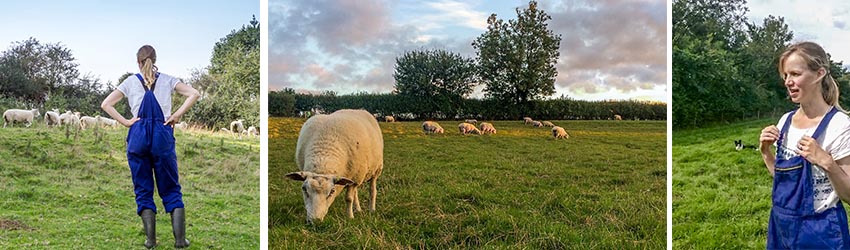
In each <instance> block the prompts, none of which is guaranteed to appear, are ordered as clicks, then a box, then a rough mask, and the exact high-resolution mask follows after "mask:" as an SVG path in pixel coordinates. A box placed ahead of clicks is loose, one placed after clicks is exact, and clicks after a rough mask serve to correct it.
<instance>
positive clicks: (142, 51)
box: [136, 45, 159, 89]
mask: <svg viewBox="0 0 850 250" xmlns="http://www.w3.org/2000/svg"><path fill="white" fill-rule="evenodd" d="M136 62H138V63H139V65H141V66H142V68H141V70H142V77H143V78H144V79H145V86H147V87H148V89H151V86H153V84H154V82H156V72H157V71H158V70H159V68H157V67H156V65H154V64H155V63H156V50H154V49H153V46H150V45H145V46H142V47H141V48H139V52H136Z"/></svg>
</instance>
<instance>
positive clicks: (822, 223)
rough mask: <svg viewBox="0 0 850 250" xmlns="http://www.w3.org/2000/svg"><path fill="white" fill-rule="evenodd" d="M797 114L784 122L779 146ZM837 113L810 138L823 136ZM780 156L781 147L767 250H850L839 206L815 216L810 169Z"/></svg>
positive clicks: (802, 161) (829, 115)
mask: <svg viewBox="0 0 850 250" xmlns="http://www.w3.org/2000/svg"><path fill="white" fill-rule="evenodd" d="M796 111H797V110H794V111H791V113H789V115H788V118H787V119H786V120H785V125H784V126H783V127H782V131H781V132H780V133H779V140H778V141H777V144H778V145H782V143H784V141H783V137H784V136H785V135H786V134H787V133H788V128H789V127H790V126H791V119H792V117H793V116H794V113H795V112H796ZM837 111H838V110H837V109H836V108H834V107H833V108H832V110H830V111H829V112H827V113H826V115H824V117H823V119H822V120H821V122H820V124H818V127H817V129H815V132H814V134H812V138H815V139H817V138H818V137H820V136H821V135H822V134H823V133H824V130H826V127H827V125H828V124H829V121H830V120H831V119H832V116H833V115H835V113H836V112H837ZM785 146H786V147H788V148H791V147H796V145H785ZM782 153H783V152H782V150H780V147H777V151H776V156H777V157H776V165H775V171H774V177H773V207H772V208H771V209H770V222H769V224H768V230H767V249H850V233H848V229H847V213H846V212H844V207H843V206H842V205H841V202H840V201H839V202H838V205H836V206H835V207H832V208H829V209H827V210H826V211H823V212H821V213H815V208H814V192H813V190H814V187H813V184H812V182H813V180H812V169H811V168H812V167H813V165H812V164H811V163H809V162H808V161H806V159H804V158H803V157H802V156H795V157H792V158H790V159H786V158H787V157H780V154H782Z"/></svg>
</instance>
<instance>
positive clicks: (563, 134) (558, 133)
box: [552, 126, 570, 139]
mask: <svg viewBox="0 0 850 250" xmlns="http://www.w3.org/2000/svg"><path fill="white" fill-rule="evenodd" d="M552 137H555V139H559V138H564V139H569V138H570V134H567V131H566V130H564V128H562V127H559V126H554V127H552Z"/></svg>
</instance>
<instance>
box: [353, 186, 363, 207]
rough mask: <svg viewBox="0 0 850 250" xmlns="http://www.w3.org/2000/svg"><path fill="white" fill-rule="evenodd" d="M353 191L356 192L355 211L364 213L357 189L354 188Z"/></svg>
mask: <svg viewBox="0 0 850 250" xmlns="http://www.w3.org/2000/svg"><path fill="white" fill-rule="evenodd" d="M351 191H354V211H357V212H360V211H363V209H361V208H360V195H359V194H358V193H357V188H352V189H351Z"/></svg>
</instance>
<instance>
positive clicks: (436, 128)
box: [422, 121, 445, 134]
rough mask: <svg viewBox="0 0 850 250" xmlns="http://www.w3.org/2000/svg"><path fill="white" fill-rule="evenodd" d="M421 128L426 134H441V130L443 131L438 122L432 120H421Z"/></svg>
mask: <svg viewBox="0 0 850 250" xmlns="http://www.w3.org/2000/svg"><path fill="white" fill-rule="evenodd" d="M422 130H423V131H425V133H426V134H428V133H437V134H442V133H443V132H445V131H444V130H443V127H442V126H440V124H439V123H437V122H432V121H425V122H423V123H422Z"/></svg>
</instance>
